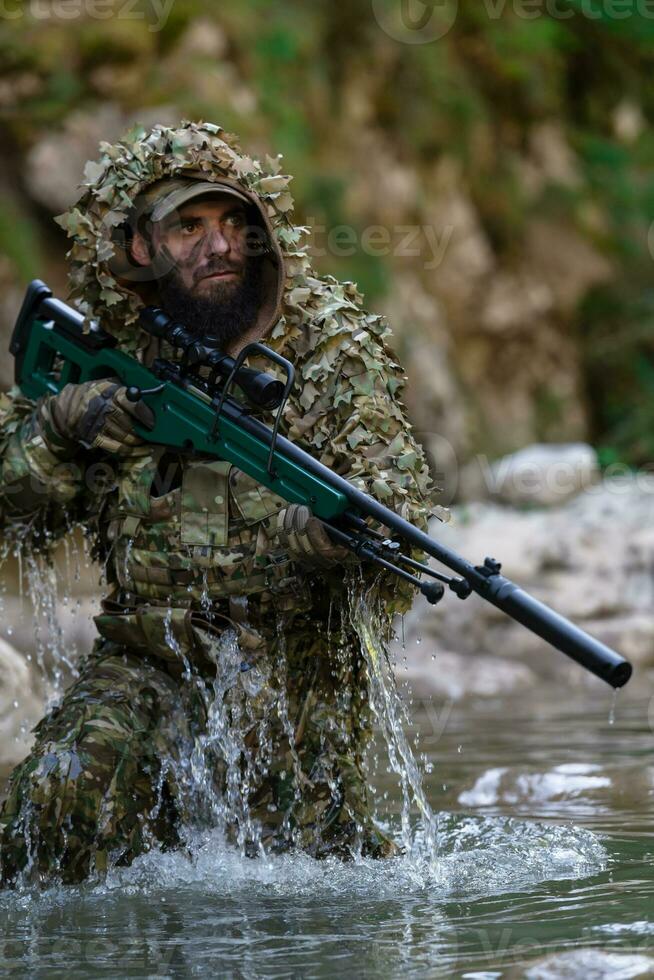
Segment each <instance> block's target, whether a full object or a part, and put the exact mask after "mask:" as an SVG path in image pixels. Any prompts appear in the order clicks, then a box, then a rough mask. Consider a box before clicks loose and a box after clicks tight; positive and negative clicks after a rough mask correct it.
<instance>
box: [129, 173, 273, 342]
mask: <svg viewBox="0 0 654 980" xmlns="http://www.w3.org/2000/svg"><path fill="white" fill-rule="evenodd" d="M253 231H258V232H259V234H258V235H257V234H255V235H254V236H253V234H252V232H253ZM148 239H149V240H148V241H146V240H145V239H144V237H143V236H142V235H140V234H137V235H136V236H135V239H134V242H133V245H132V253H133V255H134V257H135V258H136V259H137V261H138V262H139V263H141V264H144V265H145V264H151V266H152V271H153V273H154V275H155V277H156V282H157V293H158V302H159V305H160V306H161V308H162V309H163V310H164V312H166V313H167V314H168V315H169V316H170V317H172V318H173V319H175V320H178V321H179V322H180V323H183V324H184V325H185V326H186V327H188V329H190V330H191V331H193V333H195V334H196V336H197V337H198V338H200V337H204V336H207V335H211V336H212V337H214V338H216V339H217V340H218V343H219V345H220V347H222V348H223V349H226V348H228V347H229V345H230V344H232V343H233V342H234V341H236V340H238V339H239V338H240V337H241V336H243V335H244V334H245V333H246V332H247V331H248V330H250V329H251V328H252V326H253V325H254V324H255V323H256V320H257V315H258V313H259V310H260V309H261V303H262V280H263V259H262V255H261V249H260V247H257V243H258V245H259V246H260V244H261V229H260V228H258V229H253V228H249V227H248V225H247V215H246V210H245V207H244V205H243V204H242V203H241V202H240V201H238V200H235V199H234V197H232V196H229V195H226V194H221V193H216V194H212V195H211V196H203V197H201V198H196V199H194V200H192V201H190V202H188V203H187V204H185V205H183V206H182V207H180V208H179V210H177V211H175V212H173V213H172V214H171V215H169V216H167V217H166V218H164V219H162V220H161V221H158V222H156V223H155V224H153V225H151V228H150V233H149V235H148Z"/></svg>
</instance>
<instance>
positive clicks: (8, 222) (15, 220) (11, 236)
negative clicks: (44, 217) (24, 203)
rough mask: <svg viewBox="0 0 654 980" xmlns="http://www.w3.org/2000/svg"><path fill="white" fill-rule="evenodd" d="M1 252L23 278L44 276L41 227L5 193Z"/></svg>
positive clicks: (0, 207) (1, 199) (0, 203)
mask: <svg viewBox="0 0 654 980" xmlns="http://www.w3.org/2000/svg"><path fill="white" fill-rule="evenodd" d="M0 254H2V255H5V256H7V258H8V259H9V260H10V262H11V263H12V265H13V266H14V267H15V269H16V274H17V276H18V277H19V278H20V279H21V280H23V281H29V280H31V279H34V278H36V277H38V276H42V275H43V253H42V249H41V243H40V239H39V234H38V228H37V226H36V225H35V224H34V223H33V222H32V221H30V220H29V218H28V216H27V215H25V214H23V213H22V212H21V211H20V209H19V208H18V207H17V206H16V203H15V201H14V199H13V198H11V197H9V196H8V195H6V194H2V195H0Z"/></svg>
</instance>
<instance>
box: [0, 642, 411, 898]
mask: <svg viewBox="0 0 654 980" xmlns="http://www.w3.org/2000/svg"><path fill="white" fill-rule="evenodd" d="M307 644H309V645H308V646H307ZM286 647H287V648H286V649H285V656H284V664H285V671H286V676H285V677H284V678H282V682H281V683H280V680H279V661H276V662H273V661H272V660H270V658H269V657H268V656H263V657H262V658H260V660H259V664H260V666H258V667H257V669H256V670H255V671H254V673H253V672H252V671H251V670H243V669H242V668H243V667H244V666H247V665H245V664H243V665H241V667H240V668H239V666H238V662H237V663H236V669H234V664H235V661H234V657H233V656H232V657H231V660H229V658H227V660H228V662H225V661H224V660H223V662H219V663H217V670H215V671H214V672H213V676H211V674H207V672H206V671H205V672H199V671H197V670H195V669H194V668H193V667H192V665H189V664H188V662H182V661H179V662H177V663H172V664H171V663H166V662H165V661H163V660H161V659H160V658H159V657H153V656H144V655H143V653H142V652H140V651H139V652H135V651H134V650H132V649H130V648H129V647H127V646H125V645H119V644H117V643H114V642H110V641H107V640H99V641H97V642H96V644H95V647H94V649H93V651H92V652H91V653H90V654H89V655H88V656H87V657H86V658H85V660H84V661H83V663H82V667H81V673H80V676H79V678H78V679H77V681H76V682H75V683H74V684H73V685H72V687H71V688H70V689H69V690H68V691H67V693H66V694H65V696H64V698H63V701H62V703H61V705H60V706H59V707H56V708H55V709H54V710H52V711H51V712H50V713H49V714H48V715H47V716H46V717H45V718H44V719H43V720H42V721H41V722H40V723H39V724H38V725H37V727H36V729H35V732H36V741H35V744H34V747H33V749H32V751H31V752H30V754H29V756H28V757H27V758H26V759H25V760H24V761H23V762H22V763H21V764H20V765H19V766H18V767H17V768H16V769H15V770H14V772H13V774H12V777H11V780H10V784H9V790H8V796H7V798H6V800H5V803H4V806H3V808H2V810H1V811H0V869H1V876H2V877H1V880H2V883H3V884H4V885H5V886H6V885H11V884H13V883H15V882H16V880H17V878H18V877H20V878H21V880H23V881H25V880H28V881H49V880H52V879H55V880H62V881H64V882H67V883H69V882H77V881H80V880H82V879H83V878H85V877H87V876H88V875H89V874H92V873H94V872H102V871H104V870H106V869H107V868H108V867H112V866H116V865H125V864H129V863H131V861H132V860H133V859H134V858H135V857H136V856H137V855H138V854H141V853H143V852H145V851H147V850H149V849H150V848H151V847H152V846H153V845H155V844H156V845H158V846H161V847H162V848H164V849H167V848H174V847H179V846H180V845H182V844H183V843H184V834H185V829H186V828H187V827H188V826H189V825H192V824H194V823H195V824H197V823H198V822H201V821H203V820H204V821H205V825H206V822H207V821H209V822H211V821H214V822H215V821H216V820H218V819H219V818H221V816H222V820H223V824H224V829H225V830H226V832H227V834H228V836H231V837H232V838H235V839H237V840H238V841H239V842H240V844H241V845H242V846H243V847H244V849H245V851H246V853H247V850H248V847H250V848H251V847H252V844H253V837H256V836H257V834H258V839H259V841H263V844H264V846H267V847H269V848H271V849H278V848H285V847H288V846H299V847H301V848H303V849H305V850H307V851H308V852H309V853H311V854H313V855H314V856H316V857H321V856H323V855H326V854H330V853H336V854H339V855H341V856H343V857H347V856H348V855H349V854H351V853H352V849H353V848H361V849H362V851H363V853H369V854H373V855H375V856H386V855H387V854H390V853H393V850H394V848H393V845H392V844H391V842H390V841H389V840H388V839H387V838H385V837H384V835H383V834H382V833H381V832H380V831H379V830H378V829H377V828H376V826H375V824H374V823H373V821H372V818H371V815H370V813H369V810H368V802H367V796H366V789H365V778H364V772H363V767H362V761H361V751H360V750H361V746H362V744H363V736H362V733H361V732H358V731H357V730H356V725H355V726H354V729H355V730H353V719H354V721H355V722H356V716H357V712H356V699H355V700H354V701H353V699H352V693H353V690H352V684H353V683H355V684H356V683H359V681H360V678H357V677H356V676H355V674H356V671H354V674H353V667H352V664H349V665H347V664H345V665H344V661H343V660H341V666H340V667H339V668H338V669H337V670H336V671H334V668H333V665H332V666H331V667H330V666H328V664H327V658H325V657H324V655H323V656H322V657H321V656H319V654H320V650H319V649H318V647H319V644H318V646H317V645H316V641H315V636H314V638H313V645H311V643H310V642H309V641H308V640H307V638H306V637H305V638H304V639H302V638H301V637H300V638H299V639H298V641H297V642H290V643H287V644H286ZM231 649H232V654H233V652H234V649H235V648H234V645H232V648H231ZM307 653H310V654H311V657H312V660H311V662H310V664H309V662H308V660H307ZM322 653H323V654H324V651H322ZM266 663H267V668H266ZM261 665H262V666H261ZM300 668H302V669H300ZM226 674H229V675H230V676H229V678H228V679H227V680H226ZM275 674H276V675H277V676H276V677H275ZM348 686H349V688H350V690H349V693H348ZM235 733H236V734H235ZM230 739H231V741H230ZM230 755H231V759H230V758H229V756H230ZM208 784H211V785H208ZM243 785H245V786H246V787H247V789H246V790H245V791H244V790H243ZM257 828H258V831H257V833H255V830H256V829H257Z"/></svg>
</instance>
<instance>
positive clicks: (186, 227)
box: [181, 221, 200, 231]
mask: <svg viewBox="0 0 654 980" xmlns="http://www.w3.org/2000/svg"><path fill="white" fill-rule="evenodd" d="M199 224H200V222H199V221H182V223H181V229H182V231H193V230H194V229H195V228H197V227H198V225H199Z"/></svg>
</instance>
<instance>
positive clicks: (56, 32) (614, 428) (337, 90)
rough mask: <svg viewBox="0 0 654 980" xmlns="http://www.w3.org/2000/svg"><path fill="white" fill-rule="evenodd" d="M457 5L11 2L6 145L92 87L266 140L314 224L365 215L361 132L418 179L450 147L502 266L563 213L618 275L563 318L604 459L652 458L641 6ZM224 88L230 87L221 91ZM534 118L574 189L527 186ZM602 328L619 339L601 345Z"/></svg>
mask: <svg viewBox="0 0 654 980" xmlns="http://www.w3.org/2000/svg"><path fill="white" fill-rule="evenodd" d="M389 2H393V3H394V2H395V0H389ZM458 6H459V12H458V17H457V20H456V24H455V26H454V27H453V29H452V30H451V31H450V32H449V33H448V34H447V35H446V36H444V37H443V38H440V39H439V40H438V41H436V42H434V43H429V44H418V45H412V44H402V43H399V42H397V41H396V40H394V39H393V38H391V37H389V36H388V35H387V34H386V33H385V32H384V31H383V30H382V29H381V27H380V26H379V24H378V23H377V21H376V20H375V17H374V15H373V11H372V6H371V3H370V0H350V2H349V3H347V4H335V3H333V2H329V0H312V2H311V3H307V2H306V0H283V2H282V0H238V2H236V0H225V2H224V3H220V4H210V5H207V4H206V3H203V2H201V0H175V3H174V4H172V5H171V7H170V9H169V11H168V15H167V18H166V19H165V20H164V21H163V23H162V24H161V25H160V30H158V31H151V30H149V27H150V26H152V25H151V20H152V10H151V4H149V3H148V2H146V0H138V3H137V4H136V5H130V11H133V12H140V11H143V12H144V13H147V14H148V16H147V17H146V18H145V19H138V18H134V17H133V16H131V17H128V18H122V19H121V18H120V17H114V18H113V19H110V20H99V19H93V18H92V17H87V18H76V19H67V20H65V21H64V20H62V19H61V18H59V19H57V18H56V17H53V18H49V19H47V20H46V19H40V20H39V19H38V18H32V17H31V16H29V15H28V14H27V12H26V14H25V16H23V17H21V18H20V19H8V18H6V19H4V20H2V21H1V22H0V64H1V67H0V119H1V120H2V121H3V122H4V124H5V128H6V132H7V134H8V137H9V139H12V138H13V140H14V142H15V143H16V145H17V146H19V147H20V148H21V151H24V150H26V149H28V148H29V146H30V145H31V143H32V142H34V140H36V139H37V138H38V137H39V136H40V135H41V128H42V127H43V126H50V127H53V128H55V129H56V128H57V127H58V126H60V125H61V124H62V122H63V121H64V120H65V118H66V117H67V115H68V114H69V113H70V112H71V110H74V109H77V108H84V109H86V110H91V111H92V110H93V107H94V106H95V105H97V104H98V100H99V99H100V98H107V99H111V100H113V101H115V102H116V103H117V104H118V105H122V106H123V107H124V108H125V109H128V110H133V109H134V108H136V107H141V106H142V107H146V106H153V105H159V104H161V105H166V106H176V107H177V108H178V109H179V113H180V116H184V115H188V116H190V117H192V118H205V119H212V120H215V121H216V122H220V123H221V124H223V125H225V126H226V127H227V128H228V129H230V130H232V131H234V132H237V133H239V134H240V135H241V137H242V141H243V143H244V145H247V144H249V143H250V142H254V143H255V145H256V146H257V147H258V148H263V147H266V146H268V147H270V148H272V149H273V150H274V151H277V150H281V151H282V152H283V154H284V162H283V168H284V170H285V171H286V172H291V173H294V174H295V175H296V177H295V180H294V182H293V185H292V190H293V193H294V196H295V197H296V202H297V205H298V210H299V212H300V215H301V216H302V215H304V216H307V217H309V216H310V217H314V218H315V219H316V220H320V221H322V222H324V223H325V224H327V225H328V226H330V227H334V226H336V225H339V224H353V223H354V224H356V223H357V222H358V223H359V224H362V223H363V222H364V221H365V220H368V221H374V215H365V216H364V215H362V214H360V213H355V214H352V213H351V212H352V202H351V201H349V202H347V203H346V196H345V192H346V189H347V186H348V182H349V169H350V168H351V166H352V158H351V155H350V154H351V152H352V148H353V147H354V148H355V152H357V150H356V148H358V146H359V145H360V144H359V142H358V136H359V133H358V130H359V129H365V130H366V131H368V132H371V133H373V134H376V135H379V134H381V133H383V136H384V138H385V145H386V146H387V147H389V148H390V150H391V153H392V154H395V156H396V157H397V159H398V161H400V162H401V163H402V164H405V165H407V166H408V167H409V168H410V169H413V170H415V171H416V172H417V173H418V175H419V177H420V179H421V181H422V183H423V184H424V186H425V188H428V187H429V181H430V179H431V178H432V175H433V174H434V172H435V169H436V165H437V164H438V163H440V161H441V160H442V159H443V158H444V157H448V158H453V159H454V160H455V161H457V165H458V166H459V168H460V171H461V173H462V182H463V184H464V185H465V187H466V190H467V192H468V193H470V195H471V196H472V198H473V201H474V203H475V205H476V208H477V210H478V213H479V214H480V216H481V220H482V222H483V225H484V228H485V231H486V232H487V234H488V236H489V239H490V241H491V243H492V245H493V247H494V248H495V250H496V252H497V253H499V255H500V257H501V259H502V260H503V261H507V262H510V261H511V259H512V257H513V256H519V255H520V252H521V248H522V244H523V240H524V234H525V231H526V228H527V225H528V222H529V221H530V220H531V219H532V218H533V217H534V216H539V215H542V216H545V217H547V218H550V219H551V218H556V219H557V220H564V221H567V222H572V223H574V222H576V221H579V222H580V229H581V231H582V233H583V234H585V235H587V236H588V235H592V237H593V241H594V244H595V245H599V246H600V247H602V248H604V249H605V250H606V251H607V252H608V254H609V256H610V258H611V259H612V261H613V263H614V266H615V269H616V283H617V285H614V286H611V287H605V288H603V289H602V290H598V291H597V292H596V293H595V294H593V296H591V297H589V299H588V302H587V303H586V304H585V306H584V308H583V310H582V311H581V313H580V328H579V329H580V336H581V343H582V345H583V351H582V353H583V358H584V364H585V370H586V372H587V378H588V391H589V399H590V402H591V405H592V412H593V420H594V427H595V438H596V441H598V442H599V443H600V444H601V445H602V446H603V447H604V453H605V456H606V458H607V459H610V458H612V454H614V455H616V454H617V455H618V456H619V457H620V458H625V459H628V460H630V461H634V462H636V461H639V460H643V459H645V458H646V457H647V455H648V454H649V455H650V457H651V453H652V450H653V449H654V446H653V445H652V436H651V435H650V434H651V433H653V432H654V420H653V419H652V414H651V413H652V408H651V407H650V406H652V405H653V404H654V398H653V397H652V392H653V390H654V378H653V374H652V370H651V364H652V360H651V358H652V351H651V342H650V341H649V340H648V338H647V333H648V331H650V332H651V330H652V325H653V322H652V321H653V320H654V305H653V304H652V301H651V299H650V298H649V290H650V284H651V282H652V273H653V272H654V269H653V260H652V256H650V254H649V250H648V248H649V243H648V231H649V227H650V222H652V221H653V220H654V131H653V130H652V128H651V122H652V120H654V85H652V84H651V78H652V75H653V73H654V9H652V16H639V14H638V9H639V7H638V5H637V4H636V2H635V0H634V2H633V3H632V4H631V5H629V4H628V3H623V4H622V5H621V4H620V3H619V2H614V0H557V5H556V7H557V9H558V10H560V11H561V12H562V13H561V16H550V15H548V14H547V9H548V5H547V4H546V3H545V2H543V3H542V4H541V5H540V7H539V8H538V13H537V15H536V16H530V15H529V11H533V10H534V4H533V3H529V4H528V5H526V6H525V10H521V9H520V0H506V2H504V3H502V2H501V0H492V2H491V0H467V2H466V0H459V5H458ZM649 6H650V7H652V8H654V4H650V5H649ZM525 11H527V13H526V14H525ZM616 11H617V13H616ZM568 12H569V13H570V14H571V15H572V16H570V17H566V16H564V14H566V13H568ZM200 18H203V19H204V20H205V21H208V22H209V23H210V24H215V25H216V26H217V27H218V28H219V29H220V31H222V33H223V35H224V38H225V44H224V51H223V53H222V54H220V55H219V56H218V57H217V58H216V57H215V56H214V55H213V54H205V53H202V52H200V53H199V54H195V53H194V54H193V55H192V56H191V57H188V58H186V59H184V58H182V59H181V60H178V61H176V60H175V59H176V49H177V46H178V45H179V43H180V39H181V38H182V37H183V36H184V32H185V30H186V28H187V27H189V26H191V25H192V24H193V23H196V22H197V21H198V20H199V19H200ZM99 66H113V67H114V69H115V89H114V90H112V89H111V85H112V84H114V83H112V82H111V77H112V76H111V73H109V79H110V80H109V81H108V82H107V81H105V83H104V84H105V85H107V86H108V88H107V89H106V90H104V89H102V90H99V89H98V88H97V79H95V74H94V73H95V70H96V69H97V68H98V67H99ZM135 67H138V68H139V70H138V71H134V70H133V69H134V68H135ZM130 69H132V74H131V75H130ZM221 72H223V74H220V73H221ZM213 73H216V74H215V77H216V79H217V80H216V82H215V84H214V82H213V77H214V75H213ZM26 77H27V83H26ZM125 78H127V81H124V79H125ZM130 78H131V79H133V80H132V81H130V80H129V79H130ZM223 78H224V79H225V80H224V82H223V81H222V79H223ZM94 79H95V80H94ZM28 83H29V84H28ZM3 85H4V87H5V88H6V87H7V86H9V87H11V86H12V85H15V86H16V93H17V94H16V99H15V102H14V103H13V104H10V103H7V100H6V99H5V101H4V102H2V96H1V93H2V86H3ZM130 86H131V87H130ZM239 86H240V87H241V88H242V90H243V92H242V93H241V98H240V99H239V98H236V97H235V98H234V99H232V98H231V96H232V89H233V88H235V87H236V88H238V87H239ZM21 93H22V94H21ZM624 99H630V100H631V101H632V102H633V103H634V104H636V105H638V106H639V108H640V110H641V112H642V114H643V118H644V126H643V127H642V131H641V132H640V134H636V135H635V136H634V138H633V139H631V140H630V141H628V140H626V139H625V138H624V137H622V141H621V138H619V134H618V133H617V131H616V126H615V112H616V108H617V107H618V105H619V104H620V102H621V101H622V100H624ZM543 122H548V123H550V122H556V123H557V124H558V125H559V126H560V128H561V129H562V131H563V132H564V134H565V138H566V140H567V141H568V143H569V144H570V145H571V146H572V148H573V149H574V151H575V153H576V156H577V160H578V177H579V180H578V184H575V186H574V187H571V186H567V185H565V184H564V183H557V182H556V181H555V180H553V179H550V180H549V181H546V182H545V184H544V185H543V186H541V187H540V188H539V189H538V190H537V191H534V190H533V189H529V188H526V186H525V179H524V167H523V164H524V160H525V158H526V157H527V156H528V155H529V153H530V139H531V135H532V133H533V131H534V127H535V126H537V125H538V124H540V123H543ZM358 165H359V166H365V165H366V161H365V159H363V160H361V158H359V159H358ZM428 193H430V190H426V191H425V194H428ZM419 203H420V202H416V220H420V208H419ZM589 211H592V213H593V214H595V215H597V216H598V220H597V221H596V222H595V224H594V225H593V226H592V227H593V231H592V232H590V231H589V230H588V227H590V225H589V226H588V227H587V226H586V225H585V224H584V223H583V220H582V216H583V215H584V214H588V213H589ZM348 212H349V213H348ZM12 221H13V219H12ZM0 222H3V224H2V225H1V226H0V248H2V249H3V250H5V251H6V252H7V254H11V255H12V258H13V259H14V261H15V262H16V263H18V264H20V266H21V269H26V268H27V266H28V265H30V260H29V256H33V255H34V254H36V251H35V245H34V242H35V240H36V239H37V238H38V234H37V232H36V229H35V228H33V227H31V226H30V225H29V222H28V221H27V219H23V221H22V223H21V222H20V221H18V222H17V226H18V228H19V230H18V232H17V233H16V235H15V236H14V235H13V231H14V227H13V225H12V223H11V221H9V222H8V221H7V219H6V218H0ZM30 235H31V240H30ZM14 237H15V238H16V241H14V240H13V239H14ZM356 237H357V240H358V241H360V233H357V235H356ZM651 237H652V236H650V238H651ZM652 247H653V248H654V241H653V242H652ZM12 250H13V251H12ZM317 265H318V268H319V269H320V270H321V271H323V272H331V273H333V274H334V275H335V276H338V277H339V278H344V279H353V280H355V281H357V282H358V284H359V286H360V288H361V289H362V290H363V291H364V292H365V293H366V295H367V300H368V302H369V304H370V305H374V304H375V302H377V301H378V300H379V299H380V297H381V296H382V295H383V293H384V292H385V291H386V290H387V289H388V286H389V274H388V268H387V266H386V264H385V262H384V261H383V260H382V259H381V258H376V257H374V256H370V255H366V254H365V253H364V252H363V251H362V250H361V249H360V248H359V249H357V251H356V253H355V254H354V255H353V256H350V257H338V256H335V255H333V254H332V255H330V254H327V255H325V256H324V257H322V258H319V259H318V260H317ZM30 270H31V271H30V273H29V274H36V273H38V271H39V270H38V268H36V269H35V268H34V266H33V265H31V266H30ZM24 274H27V273H24ZM651 307H652V308H651ZM615 337H617V338H619V341H620V342H619V344H618V345H617V346H616V345H615V344H614V345H613V346H611V345H612V342H613V341H612V338H615ZM536 409H537V412H538V413H539V416H542V420H543V426H544V427H545V428H547V426H548V425H550V424H552V420H553V419H555V418H556V415H557V412H558V411H559V410H560V406H558V405H557V403H556V399H554V400H552V398H551V397H550V393H549V392H542V393H541V397H540V399H539V401H538V405H537V406H536Z"/></svg>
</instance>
